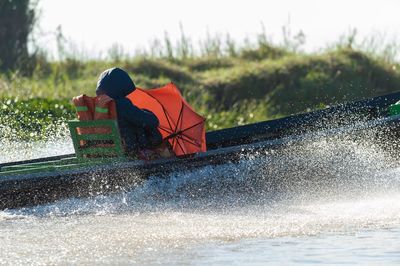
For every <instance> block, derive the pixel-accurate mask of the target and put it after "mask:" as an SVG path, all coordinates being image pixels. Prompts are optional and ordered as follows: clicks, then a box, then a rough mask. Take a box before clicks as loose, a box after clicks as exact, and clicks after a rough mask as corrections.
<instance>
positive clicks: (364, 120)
mask: <svg viewBox="0 0 400 266" xmlns="http://www.w3.org/2000/svg"><path fill="white" fill-rule="evenodd" d="M399 100H400V92H396V93H392V94H388V95H383V96H379V97H375V98H371V99H366V100H361V101H356V102H351V103H347V104H341V105H337V106H333V107H329V108H325V109H321V110H317V111H313V112H308V113H303V114H297V115H292V116H288V117H284V118H280V119H275V120H270V121H265V122H259V123H254V124H249V125H244V126H238V127H233V128H227V129H222V130H216V131H211V132H207V134H206V140H207V151H206V152H203V153H197V154H192V155H188V156H181V157H175V158H167V159H156V160H152V161H144V160H138V159H133V158H128V157H126V156H125V155H124V153H123V150H122V147H121V146H120V145H121V141H120V139H119V135H118V132H117V125H116V122H115V121H113V120H103V121H70V122H69V126H70V130H71V137H72V140H73V143H74V147H75V153H74V154H66V155H60V156H52V157H46V158H39V159H32V160H25V161H18V162H8V163H2V164H0V210H4V209H12V208H20V207H29V206H35V205H39V204H44V203H49V202H54V201H56V200H60V199H65V198H70V197H92V196H96V195H99V194H106V193H113V192H118V191H126V190H129V189H132V188H133V187H135V186H137V185H139V184H141V183H142V182H144V181H145V180H146V179H148V178H149V177H151V176H156V177H158V178H163V177H165V176H168V174H169V173H171V172H177V171H179V172H185V171H191V170H193V169H195V168H199V167H204V166H208V165H218V164H224V163H227V162H231V163H237V162H240V160H241V159H242V158H243V156H244V155H246V154H254V153H258V154H268V153H269V152H271V151H273V152H275V153H279V151H281V150H283V149H285V148H287V147H289V146H292V145H297V144H302V143H307V142H313V141H316V140H318V139H329V138H331V137H335V138H338V137H339V138H344V139H357V138H362V137H363V136H365V135H366V134H368V136H369V137H371V138H373V140H374V141H375V142H376V143H377V144H379V145H380V146H382V147H383V148H384V149H386V148H387V147H389V146H394V143H396V141H397V139H398V137H399V136H398V134H399V133H398V132H400V131H399V128H400V104H399V103H397V102H398V101H399ZM85 126H86V127H93V126H102V127H110V128H111V131H110V133H109V134H107V136H105V135H102V136H99V135H97V134H90V135H92V136H91V137H88V136H85V135H79V134H76V132H77V131H76V129H77V128H82V127H85ZM82 140H86V141H87V140H107V141H112V142H113V143H114V145H112V146H110V147H100V148H98V149H94V148H88V149H86V151H83V149H81V146H80V144H79V143H80V141H82ZM386 150H388V152H389V153H391V154H390V156H396V155H397V154H396V152H390V151H391V150H393V149H386ZM93 154H97V155H98V154H100V155H102V156H90V155H93ZM264 156H265V155H264Z"/></svg>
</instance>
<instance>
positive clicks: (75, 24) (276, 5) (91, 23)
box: [38, 0, 400, 56]
mask: <svg viewBox="0 0 400 266" xmlns="http://www.w3.org/2000/svg"><path fill="white" fill-rule="evenodd" d="M39 3H40V4H39V7H40V10H41V18H40V21H39V25H40V34H39V35H38V36H39V37H38V39H39V42H40V43H41V45H42V46H43V47H46V48H47V49H50V50H51V51H53V52H55V51H56V48H55V47H56V46H55V41H54V40H55V37H54V36H55V34H54V33H55V31H56V28H57V27H58V26H59V25H61V28H62V32H63V34H64V36H66V38H67V39H68V40H70V41H71V42H73V43H74V44H75V46H76V47H77V48H78V49H81V50H85V51H86V52H87V53H88V54H89V55H91V56H101V55H104V54H105V53H106V52H107V50H108V49H109V48H110V47H111V46H112V45H113V44H115V43H119V44H120V45H122V46H123V47H124V49H125V50H126V51H128V52H130V53H132V52H134V51H135V50H136V49H138V48H148V47H149V44H150V42H151V40H153V39H156V38H157V39H163V38H164V32H168V34H169V36H170V37H171V38H172V39H178V38H179V36H180V24H182V25H183V30H184V32H185V34H186V35H187V36H189V37H190V38H191V39H192V40H193V43H194V44H197V43H198V41H199V40H201V39H202V40H204V39H205V38H206V35H207V32H209V33H210V34H211V35H221V36H222V35H224V34H226V33H229V34H230V36H231V37H232V38H233V39H234V40H236V41H238V42H242V41H243V40H244V39H245V38H246V37H247V38H249V39H250V40H252V39H255V38H256V35H257V33H260V32H261V29H262V26H261V25H264V27H265V30H266V33H267V35H268V36H269V37H270V38H271V39H272V41H274V42H275V43H279V42H281V41H282V36H283V34H282V27H283V26H284V25H286V26H289V28H290V30H291V32H292V35H294V34H296V33H298V32H299V31H300V30H301V31H303V32H304V34H305V36H306V44H305V46H304V49H305V50H306V51H314V50H317V49H320V48H323V47H325V46H326V45H327V44H329V43H332V42H335V41H338V39H339V37H340V36H342V35H343V34H346V33H349V32H350V31H351V29H353V28H356V29H357V31H358V38H359V39H363V38H365V37H371V36H379V38H384V40H385V41H388V42H390V41H393V40H397V39H398V37H399V36H400V15H399V11H400V1H398V0H230V1H229V0H202V1H192V0H142V1H137V0H112V1H110V0H85V1H83V0H41V1H40V2H39ZM382 36H384V37H382Z"/></svg>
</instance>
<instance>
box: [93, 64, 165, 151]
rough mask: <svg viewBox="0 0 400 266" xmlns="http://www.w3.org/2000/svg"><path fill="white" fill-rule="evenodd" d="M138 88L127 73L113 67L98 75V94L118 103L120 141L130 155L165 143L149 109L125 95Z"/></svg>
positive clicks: (155, 119)
mask: <svg viewBox="0 0 400 266" xmlns="http://www.w3.org/2000/svg"><path fill="white" fill-rule="evenodd" d="M135 89H136V86H135V84H134V83H133V81H132V79H131V78H130V77H129V75H128V73H126V72H125V71H124V70H122V69H120V68H117V67H114V68H110V69H107V70H105V71H104V72H102V73H101V74H100V76H99V79H98V82H97V88H96V95H97V96H99V95H104V94H105V95H107V96H108V97H110V98H112V99H113V100H114V101H115V104H116V110H117V121H118V127H119V130H120V134H121V138H122V140H123V142H124V144H125V148H126V152H127V153H128V154H135V153H137V152H138V151H140V150H142V149H149V148H153V147H156V146H158V145H160V144H161V143H162V136H161V133H160V132H159V131H158V129H157V127H158V126H159V120H158V118H157V117H156V116H155V115H154V114H153V113H152V112H151V111H149V110H145V109H140V108H138V107H137V106H135V105H134V104H133V103H132V102H131V101H130V100H129V99H128V98H126V96H127V95H128V94H130V93H132V92H133V91H134V90H135Z"/></svg>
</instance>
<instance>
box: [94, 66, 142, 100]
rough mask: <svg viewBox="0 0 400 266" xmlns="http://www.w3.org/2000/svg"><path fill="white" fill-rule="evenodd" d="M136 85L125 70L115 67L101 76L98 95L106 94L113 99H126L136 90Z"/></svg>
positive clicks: (97, 89)
mask: <svg viewBox="0 0 400 266" xmlns="http://www.w3.org/2000/svg"><path fill="white" fill-rule="evenodd" d="M135 88H136V87H135V84H134V83H133V81H132V79H131V78H130V77H129V75H128V73H126V72H125V71H124V70H122V69H120V68H118V67H114V68H110V69H107V70H105V71H104V72H103V73H101V74H100V77H99V80H98V81H97V88H96V93H97V94H99V93H101V92H104V93H105V94H107V95H108V96H110V97H111V98H113V99H118V98H124V97H125V96H127V95H128V94H130V93H131V92H133V91H134V90H135Z"/></svg>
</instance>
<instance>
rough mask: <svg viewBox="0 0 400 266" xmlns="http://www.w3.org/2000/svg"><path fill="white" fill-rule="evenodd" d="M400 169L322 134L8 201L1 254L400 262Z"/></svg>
mask: <svg viewBox="0 0 400 266" xmlns="http://www.w3.org/2000/svg"><path fill="white" fill-rule="evenodd" d="M399 174H400V168H396V167H394V164H393V163H392V162H391V160H389V159H388V158H387V156H386V155H385V154H383V153H381V152H379V150H377V149H376V148H375V147H374V146H373V145H372V144H371V143H366V144H363V143H352V142H346V141H319V142H314V143H309V144H306V145H302V146H296V147H288V148H287V149H286V150H285V151H284V152H281V153H274V152H269V153H268V154H250V155H249V154H247V155H243V160H242V161H241V162H240V163H239V164H233V163H227V164H225V165H221V166H214V167H204V168H202V169H198V170H196V171H193V172H190V173H175V174H171V175H170V176H168V177H166V178H160V177H157V176H154V177H152V178H150V179H149V180H148V181H146V182H145V183H144V184H143V185H141V186H139V187H137V188H134V189H132V190H131V191H129V192H125V193H117V194H113V195H105V196H98V197H96V198H92V199H68V200H64V201H60V202H56V203H52V204H48V205H42V206H37V207H34V208H26V209H18V210H7V211H3V212H0V264H1V263H9V264H16V263H24V264H30V263H37V264H65V263H67V264H71V263H76V264H93V263H103V264H107V263H114V264H128V263H138V264H156V263H162V264H165V263H175V264H176V263H185V264H191V263H193V264H198V263H202V264H210V263H214V264H232V263H252V262H253V263H257V262H258V263H263V262H266V261H267V262H272V263H277V264H279V263H287V262H291V263H300V264H304V263H310V264H319V263H360V262H361V263H374V264H375V263H376V264H378V263H382V262H384V263H396V262H400V261H399V251H400V244H397V243H400V204H399V202H400V193H399V192H400V189H399V188H400V178H399V176H400V175H399Z"/></svg>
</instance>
